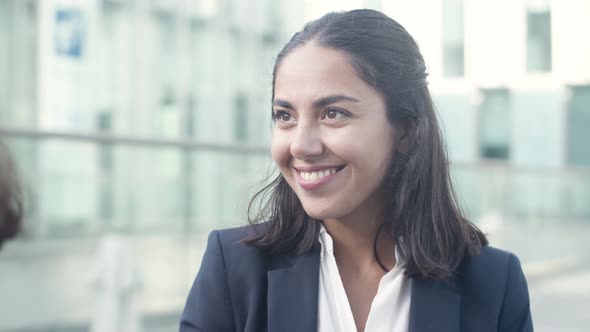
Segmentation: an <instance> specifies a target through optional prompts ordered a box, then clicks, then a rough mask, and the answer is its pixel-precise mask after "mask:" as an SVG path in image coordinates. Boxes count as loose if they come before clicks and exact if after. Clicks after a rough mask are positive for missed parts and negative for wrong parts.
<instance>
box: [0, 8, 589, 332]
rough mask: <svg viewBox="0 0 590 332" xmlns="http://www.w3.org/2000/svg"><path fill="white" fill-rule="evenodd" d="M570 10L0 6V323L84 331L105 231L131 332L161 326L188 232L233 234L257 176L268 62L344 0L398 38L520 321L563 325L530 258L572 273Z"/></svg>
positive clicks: (189, 260) (581, 140) (190, 251)
mask: <svg viewBox="0 0 590 332" xmlns="http://www.w3.org/2000/svg"><path fill="white" fill-rule="evenodd" d="M572 3H575V5H572V6H570V5H566V4H564V3H563V2H559V1H549V0H547V1H543V0H541V1H539V0H537V1H528V0H527V1H525V0H519V1H516V2H514V3H512V2H511V3H510V4H507V2H505V1H504V2H502V1H499V2H481V1H476V0H433V1H430V0H416V1H414V2H411V3H409V2H405V1H375V0H368V1H360V0H359V1H332V2H330V1H318V2H316V1H274V0H260V1H258V0H257V1H248V0H219V1H216V0H199V1H180V0H178V1H174V0H149V1H147V0H146V1H143V0H88V1H82V0H42V1H41V0H0V134H1V135H2V141H4V142H6V143H7V144H8V145H9V147H10V149H11V150H12V152H13V154H14V156H15V158H16V161H17V163H18V166H19V171H20V175H21V178H22V179H23V182H24V184H25V189H26V192H25V196H26V210H27V218H26V224H25V226H26V227H25V232H24V234H23V235H22V236H21V237H20V238H19V239H17V240H16V241H13V242H11V243H9V244H8V245H6V246H5V248H3V250H2V252H0V271H2V275H1V276H0V294H1V295H2V297H3V298H8V297H9V298H11V299H12V300H11V301H10V302H8V301H3V303H2V304H0V312H2V313H3V314H2V315H0V317H2V318H0V332H9V331H10V332H16V331H86V330H88V328H89V326H91V325H92V321H93V319H94V317H95V316H96V313H97V309H96V308H97V306H98V304H97V301H96V294H97V292H99V291H100V286H97V281H96V280H97V278H98V277H97V275H98V276H100V275H101V274H100V269H97V266H100V256H101V254H100V252H101V248H102V247H103V245H104V243H105V238H106V237H108V236H109V235H112V234H118V235H120V236H124V237H125V239H126V241H127V242H129V243H130V244H131V246H132V248H133V252H134V265H136V266H137V270H138V271H139V272H138V275H139V276H140V277H139V278H138V281H137V283H138V285H140V287H139V289H141V290H140V291H138V293H137V294H138V295H137V296H138V297H139V299H140V300H141V301H140V302H141V305H140V312H141V313H142V316H143V318H142V321H143V325H144V329H145V330H146V331H169V330H174V329H175V326H176V324H177V322H178V317H179V313H180V310H181V309H182V306H183V304H184V300H185V298H186V295H187V292H188V289H189V288H190V285H191V283H192V280H193V278H194V276H195V274H196V271H197V270H198V267H199V264H200V257H201V255H202V251H203V249H204V245H205V243H206V235H207V234H208V232H209V231H210V230H212V229H218V228H225V227H230V226H235V225H244V224H245V223H246V222H247V207H248V203H249V199H250V197H251V196H252V194H253V193H254V192H255V191H256V190H257V189H259V188H260V187H261V186H262V184H263V183H264V182H265V179H267V178H268V177H269V176H272V175H273V174H275V172H276V171H275V169H274V167H273V165H272V163H271V161H270V158H269V149H268V145H269V142H270V128H271V127H270V126H271V122H270V95H271V94H270V92H271V89H270V88H271V79H272V77H271V75H272V65H273V61H274V57H275V56H276V53H277V52H278V51H279V49H280V47H281V46H282V45H283V44H284V43H285V42H286V41H287V40H288V38H289V37H290V35H291V34H292V33H293V32H295V31H297V30H299V29H300V28H301V26H302V25H303V23H304V22H305V21H307V20H309V19H313V18H316V17H317V16H319V15H321V14H322V13H323V12H325V11H326V10H340V9H351V8H355V7H371V8H375V9H380V10H383V11H384V12H385V13H387V14H389V15H390V16H391V17H393V18H394V19H396V20H398V21H399V22H400V23H402V24H403V25H404V26H405V27H406V28H407V29H408V31H409V32H410V33H411V34H412V35H413V36H414V37H415V38H416V40H417V41H418V43H419V45H420V47H421V49H422V51H423V53H424V55H425V58H426V61H427V63H428V64H429V66H430V67H429V72H430V85H431V91H432V94H433V96H434V99H435V103H436V106H437V110H438V112H439V115H440V119H441V123H442V126H443V128H444V132H445V137H446V140H447V146H448V151H449V155H450V159H451V163H452V170H453V178H454V181H455V186H456V189H457V190H458V194H459V198H460V200H461V201H462V203H463V208H464V210H465V212H466V214H467V215H468V217H469V218H470V219H472V220H473V221H474V222H476V223H477V224H478V225H479V226H480V227H482V228H483V229H484V231H486V232H487V233H488V234H489V236H490V240H491V242H492V244H494V245H496V246H499V247H502V248H505V249H509V250H511V251H514V252H515V253H516V254H517V255H518V256H519V257H520V258H521V260H522V262H523V265H524V267H525V272H526V273H527V277H528V278H529V280H530V282H531V284H530V286H531V294H532V296H531V298H532V301H533V317H534V318H535V316H536V315H535V314H536V313H539V314H540V316H542V318H541V319H540V325H538V327H540V328H538V330H540V331H558V330H559V328H570V329H571V331H578V330H575V328H576V327H575V325H574V324H575V323H571V324H570V325H567V323H563V324H562V323H561V322H560V319H561V318H562V317H564V316H563V315H562V316H559V310H558V311H557V313H555V311H551V310H550V309H551V305H549V304H548V303H559V301H558V300H559V299H561V297H560V298H559V299H558V300H556V296H558V295H562V294H564V292H565V294H567V289H566V290H563V289H561V290H560V293H558V294H557V293H555V294H557V295H555V294H554V293H551V287H550V286H551V285H549V286H547V285H548V284H547V282H549V281H551V280H553V279H548V277H547V275H548V273H547V269H549V270H568V269H569V270H572V271H582V273H590V272H589V271H588V269H587V268H585V267H584V266H585V265H584V262H585V261H586V260H587V259H588V258H590V256H588V255H587V254H586V253H587V252H588V250H586V249H590V245H589V244H587V242H586V241H585V240H584V239H585V237H586V236H588V235H590V148H588V142H590V131H588V130H587V128H590V60H589V59H590V44H589V45H580V43H578V42H576V41H575V40H572V38H571V36H575V35H576V34H579V31H580V28H581V27H585V29H586V30H590V23H589V22H590V19H589V18H590V4H587V3H586V2H585V1H582V0H580V1H572ZM425 6H428V8H430V10H429V11H428V12H424V10H423V8H424V7H425ZM497 17H502V18H503V19H502V20H503V24H502V25H501V26H498V24H497V19H496V18H497ZM547 266H549V268H547ZM569 270H568V271H569ZM577 275H578V274H576V273H573V276H574V277H573V278H574V279H573V280H574V281H573V282H570V283H569V284H571V285H575V284H576V282H577V281H575V280H577V279H575V276H577ZM98 279H100V278H98ZM559 280H562V279H558V281H559ZM568 280H569V279H568ZM553 282H557V281H554V280H553ZM98 285H100V283H98ZM566 288H567V287H566ZM572 292H573V291H572ZM580 294H582V295H581V296H586V297H583V299H590V293H584V292H581V293H580V292H578V293H577V295H578V296H580ZM584 294H585V295H584ZM32 303H34V304H35V305H34V308H31V307H32ZM549 313H553V315H554V316H551V314H549ZM580 317H581V315H580ZM580 317H578V316H576V318H575V319H574V320H573V321H574V322H577V323H582V322H583V319H584V318H580ZM543 318H544V319H545V320H543ZM556 322H559V323H556ZM577 323H576V324H577ZM552 324H553V325H552ZM560 324H561V325H560ZM588 324H590V322H588ZM551 326H557V328H558V329H553V330H552V329H551ZM582 326H583V325H582ZM586 326H587V325H586ZM568 331H569V330H568ZM579 331H582V330H579Z"/></svg>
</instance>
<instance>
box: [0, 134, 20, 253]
mask: <svg viewBox="0 0 590 332" xmlns="http://www.w3.org/2000/svg"><path fill="white" fill-rule="evenodd" d="M22 220H23V201H22V188H21V185H20V182H19V181H18V175H17V172H16V168H15V165H14V162H13V160H12V159H11V158H10V154H9V152H8V149H7V148H6V146H5V145H3V144H0V248H1V247H2V245H3V244H4V242H5V241H6V240H8V239H10V238H13V237H15V236H16V235H17V234H18V233H19V232H20V230H21V228H22Z"/></svg>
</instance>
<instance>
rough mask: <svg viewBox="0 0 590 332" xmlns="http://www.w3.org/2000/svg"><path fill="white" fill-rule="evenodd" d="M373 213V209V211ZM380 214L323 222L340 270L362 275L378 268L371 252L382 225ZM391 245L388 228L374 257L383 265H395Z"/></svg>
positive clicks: (383, 233)
mask: <svg viewBox="0 0 590 332" xmlns="http://www.w3.org/2000/svg"><path fill="white" fill-rule="evenodd" d="M373 211H376V210H373ZM383 220H384V218H383V215H382V213H372V214H365V216H364V217H363V218H350V217H349V218H343V219H328V220H324V222H323V224H324V227H325V228H326V230H327V231H328V233H329V234H330V236H331V237H332V241H333V243H334V256H335V258H336V262H337V263H338V266H339V267H344V266H343V265H346V268H347V269H352V270H354V271H358V272H362V271H365V270H367V269H374V268H378V269H380V270H381V266H380V265H379V262H378V261H377V258H376V257H375V253H374V245H375V237H376V236H377V233H378V232H379V228H380V227H381V225H382V223H383ZM393 248H394V242H393V240H392V238H391V236H390V233H389V230H388V229H387V227H385V228H383V229H382V230H381V232H380V233H379V237H378V239H377V254H378V256H379V259H380V261H381V262H382V263H383V265H384V266H385V267H386V268H387V269H388V270H391V269H392V268H393V267H394V266H395V255H394V250H393Z"/></svg>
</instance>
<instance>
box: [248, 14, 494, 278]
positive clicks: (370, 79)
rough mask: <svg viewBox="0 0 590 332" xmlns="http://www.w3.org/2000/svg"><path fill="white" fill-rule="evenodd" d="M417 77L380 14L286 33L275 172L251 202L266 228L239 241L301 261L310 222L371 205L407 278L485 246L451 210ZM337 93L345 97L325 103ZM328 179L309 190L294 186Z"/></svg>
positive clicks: (435, 129) (448, 269)
mask: <svg viewBox="0 0 590 332" xmlns="http://www.w3.org/2000/svg"><path fill="white" fill-rule="evenodd" d="M426 77H427V71H426V65H425V63H424V59H423V57H422V54H421V53H420V50H419V48H418V45H417V44H416V42H415V41H414V39H413V38H412V36H410V34H409V33H408V32H407V31H406V30H405V29H404V28H403V27H402V26H401V25H400V24H399V23H397V22H396V21H395V20H393V19H391V18H389V17H388V16H386V15H385V14H383V13H380V12H377V11H373V10H353V11H349V12H340V13H329V14H326V15H325V16H323V17H321V18H320V19H317V20H315V21H312V22H310V23H308V24H307V25H306V26H305V27H304V28H303V30H301V31H299V32H297V33H295V34H294V35H293V37H292V38H291V40H290V41H289V42H288V43H287V44H286V45H285V46H284V48H283V49H282V50H281V52H280V53H279V54H278V56H277V59H276V62H275V66H274V70H273V85H272V87H273V90H272V98H273V113H272V117H273V120H274V123H275V125H274V127H273V137H272V149H271V150H272V155H273V160H274V161H275V162H276V164H277V166H278V167H279V170H280V171H281V174H279V176H278V177H277V178H276V179H275V180H274V181H273V182H272V183H271V184H270V185H269V186H267V187H266V188H265V189H263V190H262V191H260V192H259V193H258V194H257V196H255V198H254V199H256V198H257V197H258V198H264V197H268V198H269V203H268V204H267V205H265V206H263V207H262V209H261V210H260V211H259V212H257V216H256V219H257V220H265V219H266V220H268V219H269V217H270V220H272V222H271V223H270V224H269V228H268V229H267V231H265V233H264V234H262V235H260V236H259V237H258V238H255V239H254V240H252V241H251V243H253V244H254V245H257V246H259V247H262V248H267V249H270V250H271V251H274V252H278V253H288V254H297V253H303V252H306V251H308V250H310V249H311V248H312V247H313V246H314V245H315V243H316V242H317V233H318V227H319V225H318V223H315V222H313V220H326V219H330V218H336V219H339V218H342V217H343V216H346V215H350V214H351V213H354V212H355V209H360V208H363V209H365V211H367V210H370V209H371V208H377V209H383V210H384V211H383V215H384V222H383V225H382V226H383V227H384V228H385V229H386V230H387V231H388V232H389V233H390V234H391V235H392V237H393V238H394V241H395V243H398V246H399V252H400V255H401V256H402V258H404V261H405V262H406V263H407V269H406V271H407V273H408V274H410V275H416V276H421V277H444V276H447V275H449V274H450V273H452V271H453V270H454V269H455V268H456V267H457V266H458V264H459V263H460V261H461V259H462V258H463V256H464V255H465V254H467V253H475V252H477V250H478V249H479V247H480V245H481V244H483V243H486V239H485V237H484V236H483V234H482V233H481V232H480V231H479V230H478V229H477V228H476V227H475V226H473V225H472V224H471V223H469V222H468V221H467V220H466V219H465V218H464V217H463V215H462V213H461V211H460V209H459V207H458V204H457V203H456V199H455V195H454V191H453V188H452V184H451V181H450V175H449V168H448V161H447V155H446V151H445V147H444V144H443V140H442V135H441V131H440V128H439V125H438V122H437V117H436V114H435V109H434V105H433V102H432V98H431V96H430V92H429V90H428V87H427V80H426ZM342 94H344V95H347V94H353V95H354V98H352V99H354V100H352V99H351V98H345V99H342V98H340V97H338V98H337V99H338V100H337V101H335V99H334V98H332V97H333V96H334V95H336V96H338V95H342ZM331 96H332V97H331ZM326 98H327V99H329V101H331V102H332V103H329V102H327V101H324V99H326ZM318 100H322V103H321V105H322V106H320V103H317V101H318ZM351 100H352V101H351ZM347 101H348V105H346V102H347ZM326 103H327V104H326ZM324 104H326V105H324ZM339 104H340V105H339ZM316 108H317V109H316ZM320 108H321V109H320ZM347 108H348V110H346V109H347ZM355 108H357V110H355ZM351 109H352V111H351ZM355 113H356V114H355ZM310 114H311V115H310ZM314 117H315V118H314ZM326 119H328V120H326ZM326 121H328V122H330V124H327V122H326ZM304 131H305V132H304ZM326 165H329V166H332V168H331V169H325V170H324V168H326V167H325V166H326ZM322 167H324V168H322ZM318 170H319V171H318ZM326 172H329V174H328V173H326ZM304 173H307V174H304ZM312 173H317V174H312ZM338 173H340V174H341V176H340V177H339V180H337V182H335V181H333V180H330V181H332V182H331V183H330V185H329V186H324V187H322V188H321V189H318V188H319V187H320V185H319V184H318V186H317V187H318V188H316V187H313V186H309V185H307V184H306V182H308V183H311V182H314V181H315V180H317V179H318V178H320V177H321V178H324V177H326V178H327V177H333V176H334V175H336V176H337V174H338ZM310 174H311V175H310ZM318 174H319V175H318ZM316 182H317V181H316ZM312 187H313V188H312ZM328 187H330V188H328ZM332 189H335V190H332ZM375 197H377V198H375ZM370 201H372V202H376V203H375V204H373V205H371V204H370V206H367V202H370ZM250 207H251V208H252V207H254V205H253V204H252V203H251V205H250ZM365 222H367V221H366V220H365ZM401 239H403V241H401Z"/></svg>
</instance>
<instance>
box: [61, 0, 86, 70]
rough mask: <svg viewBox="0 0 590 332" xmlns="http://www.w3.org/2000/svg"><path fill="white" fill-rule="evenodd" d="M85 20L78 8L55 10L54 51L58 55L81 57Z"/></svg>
mask: <svg viewBox="0 0 590 332" xmlns="http://www.w3.org/2000/svg"><path fill="white" fill-rule="evenodd" d="M85 33H86V22H85V20H84V14H83V13H82V11H81V10H80V9H79V8H58V9H57V10H56V11H55V52H56V53H57V54H58V55H60V56H66V57H70V58H81V57H82V55H83V50H84V39H85Z"/></svg>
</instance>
